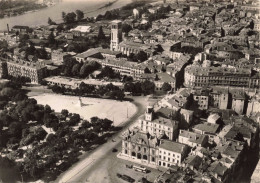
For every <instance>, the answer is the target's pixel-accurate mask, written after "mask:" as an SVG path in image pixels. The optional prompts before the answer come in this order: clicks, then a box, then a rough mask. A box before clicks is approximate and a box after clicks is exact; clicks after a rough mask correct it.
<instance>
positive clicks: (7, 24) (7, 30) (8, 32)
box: [7, 24, 9, 34]
mask: <svg viewBox="0 0 260 183" xmlns="http://www.w3.org/2000/svg"><path fill="white" fill-rule="evenodd" d="M7 33H8V34H9V25H8V24H7Z"/></svg>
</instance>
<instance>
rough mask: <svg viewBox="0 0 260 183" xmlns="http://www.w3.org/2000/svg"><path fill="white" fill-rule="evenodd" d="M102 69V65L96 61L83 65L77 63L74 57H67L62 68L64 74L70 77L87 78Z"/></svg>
mask: <svg viewBox="0 0 260 183" xmlns="http://www.w3.org/2000/svg"><path fill="white" fill-rule="evenodd" d="M100 67H101V65H100V64H98V63H97V62H94V61H90V62H85V63H83V62H77V61H76V59H75V58H73V57H66V58H65V59H64V64H63V66H62V73H63V74H64V75H65V76H68V77H79V78H86V77H87V76H89V75H90V74H91V73H92V72H93V71H95V70H97V69H99V68H100Z"/></svg>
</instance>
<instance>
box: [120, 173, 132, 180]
mask: <svg viewBox="0 0 260 183" xmlns="http://www.w3.org/2000/svg"><path fill="white" fill-rule="evenodd" d="M121 179H123V180H125V181H127V182H135V179H133V178H132V177H130V176H128V175H125V174H124V175H122V177H121Z"/></svg>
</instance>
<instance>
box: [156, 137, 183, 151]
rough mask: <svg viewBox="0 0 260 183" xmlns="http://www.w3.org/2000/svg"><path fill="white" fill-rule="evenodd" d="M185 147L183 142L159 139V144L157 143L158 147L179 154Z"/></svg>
mask: <svg viewBox="0 0 260 183" xmlns="http://www.w3.org/2000/svg"><path fill="white" fill-rule="evenodd" d="M185 147H187V146H186V145H185V144H181V143H178V142H173V141H169V140H161V144H160V145H159V148H162V149H166V150H169V151H172V152H176V153H179V154H182V153H184V149H185Z"/></svg>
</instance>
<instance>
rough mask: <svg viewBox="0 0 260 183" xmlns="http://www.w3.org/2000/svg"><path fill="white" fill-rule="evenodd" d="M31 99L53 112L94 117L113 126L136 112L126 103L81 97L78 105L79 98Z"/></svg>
mask: <svg viewBox="0 0 260 183" xmlns="http://www.w3.org/2000/svg"><path fill="white" fill-rule="evenodd" d="M32 98H34V99H36V100H37V102H38V104H42V105H46V104H48V105H49V106H50V107H51V108H52V109H54V110H55V112H61V110H62V109H67V110H68V111H69V112H70V113H77V114H79V115H80V116H81V117H82V118H83V119H86V120H89V119H90V118H91V117H94V116H97V117H99V118H107V119H110V120H112V121H114V125H115V126H118V125H119V124H120V123H122V122H124V121H127V119H128V118H130V117H131V116H132V115H134V114H135V112H136V107H135V105H134V104H132V103H130V102H127V101H124V102H119V101H115V100H108V99H98V98H87V97H81V101H82V103H81V104H80V101H79V97H74V96H65V95H57V94H49V93H44V94H41V95H37V96H33V97H32Z"/></svg>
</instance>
